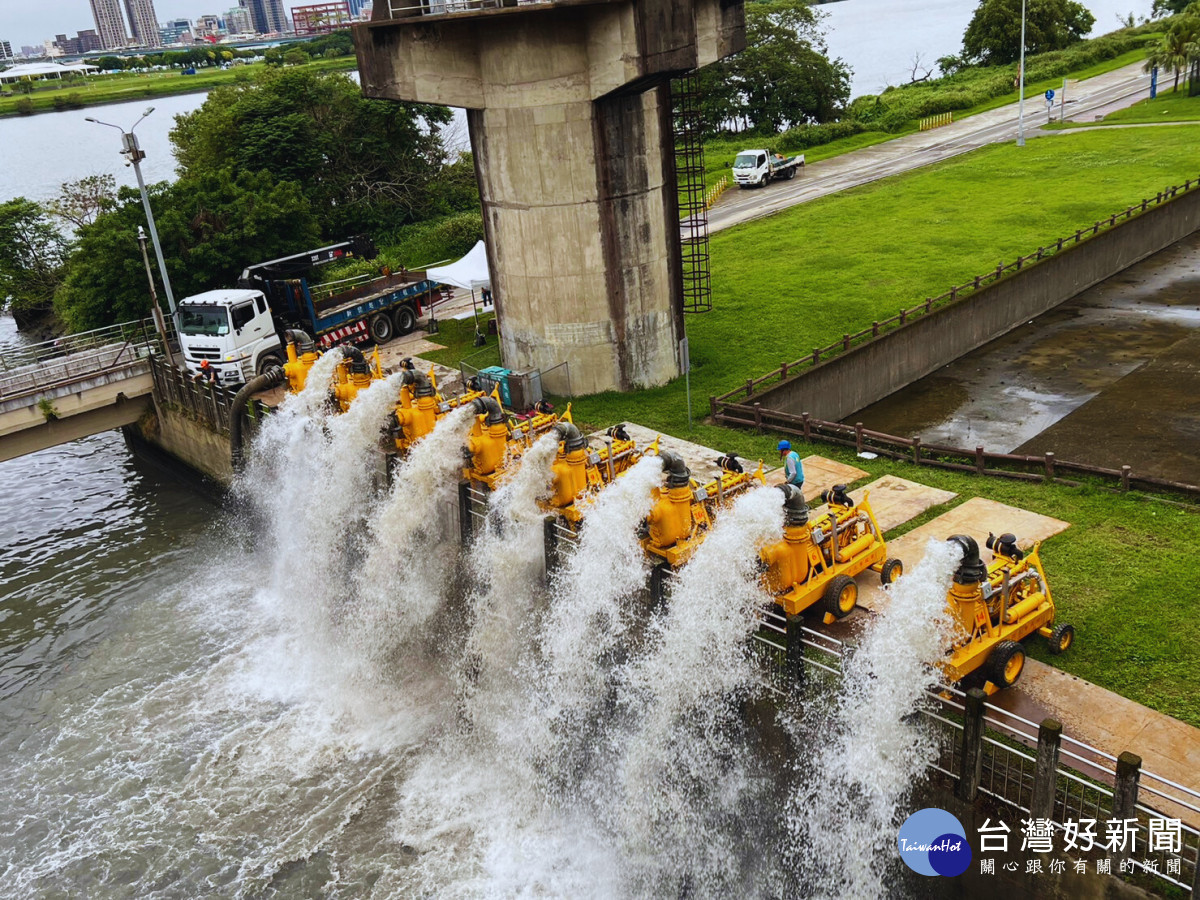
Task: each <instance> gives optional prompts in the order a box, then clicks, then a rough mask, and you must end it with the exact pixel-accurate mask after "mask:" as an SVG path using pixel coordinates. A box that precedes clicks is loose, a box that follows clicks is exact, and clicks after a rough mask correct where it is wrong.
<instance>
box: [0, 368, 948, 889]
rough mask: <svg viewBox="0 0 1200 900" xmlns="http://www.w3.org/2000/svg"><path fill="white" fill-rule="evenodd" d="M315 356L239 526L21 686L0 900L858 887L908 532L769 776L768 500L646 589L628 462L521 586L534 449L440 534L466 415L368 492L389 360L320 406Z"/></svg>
mask: <svg viewBox="0 0 1200 900" xmlns="http://www.w3.org/2000/svg"><path fill="white" fill-rule="evenodd" d="M332 358H333V355H332V354H328V355H327V356H326V357H323V358H322V360H321V361H319V362H318V364H317V367H314V369H313V371H312V373H311V374H310V378H309V384H308V387H307V388H306V390H305V391H304V392H303V393H302V394H301V395H299V396H298V397H295V398H289V399H288V401H287V402H285V403H284V405H283V406H282V407H281V409H280V410H279V411H278V412H277V413H276V414H275V415H274V416H272V417H270V418H269V419H268V421H267V422H266V423H264V426H263V428H262V429H261V433H260V434H259V436H258V438H257V440H256V441H255V444H254V446H253V448H252V450H253V453H252V457H251V463H250V466H249V467H248V469H247V472H246V474H245V476H244V477H243V479H242V483H241V485H240V486H239V497H240V498H241V499H242V501H243V502H244V503H247V504H250V505H252V506H253V507H254V509H255V511H256V515H255V516H251V517H247V518H246V519H245V522H244V525H243V527H244V528H245V529H246V531H245V532H244V534H245V540H242V541H238V542H232V545H231V542H229V541H227V540H214V541H213V542H212V544H210V545H207V546H206V548H205V552H204V554H202V555H198V557H197V558H196V559H195V560H194V561H193V562H192V564H191V566H190V567H189V568H188V569H187V571H186V572H185V573H184V575H183V582H184V584H185V585H186V587H185V586H183V585H173V584H168V585H164V587H163V588H162V589H161V591H160V593H159V595H158V596H157V597H156V598H155V600H154V601H152V602H142V603H141V604H140V605H138V606H137V608H136V609H135V610H134V611H133V612H132V613H131V615H130V618H129V622H128V626H127V628H126V629H125V630H124V631H123V632H121V633H119V634H118V635H116V636H115V637H113V638H112V639H110V640H108V641H107V642H106V643H105V644H104V645H103V646H102V647H100V648H98V649H97V651H96V652H95V653H93V654H92V656H91V658H90V659H88V660H87V662H86V665H84V666H82V667H81V668H80V670H79V671H78V672H73V673H65V674H64V675H63V676H62V678H61V680H60V681H59V682H58V685H57V690H56V692H55V693H53V694H50V695H48V696H47V697H46V698H45V699H44V700H43V705H44V707H45V708H46V709H47V710H49V712H48V713H47V716H48V721H49V722H50V723H52V727H49V728H47V729H45V730H43V731H42V732H41V733H39V735H38V736H37V738H36V740H31V741H30V742H29V747H28V748H27V749H26V750H25V755H24V757H23V758H22V762H21V765H20V768H19V775H20V777H19V779H17V780H13V779H11V778H8V777H7V776H6V775H2V774H0V790H2V796H3V799H4V800H5V801H6V807H7V809H8V810H9V811H10V815H9V821H10V822H11V823H12V824H9V825H0V835H3V836H4V837H5V840H6V842H8V843H11V844H12V845H13V846H17V847H20V848H21V850H20V853H19V854H18V855H16V856H15V857H14V861H12V862H10V863H9V865H8V867H7V869H6V871H5V877H6V890H10V891H12V892H13V893H14V894H18V895H37V894H54V893H74V894H79V895H94V896H115V895H125V894H131V893H132V894H137V895H138V896H146V897H157V896H180V895H202V894H220V895H224V894H229V895H238V896H257V895H265V894H272V895H280V896H315V895H320V896H329V897H359V896H366V895H371V896H376V897H401V898H407V897H414V896H437V897H450V898H454V897H462V898H477V897H526V896H529V897H533V896H564V897H579V898H589V897H595V898H619V897H641V896H650V895H654V896H689V897H728V896H739V897H768V896H781V895H784V894H788V893H793V894H801V895H805V894H812V895H825V896H873V895H877V894H879V893H880V892H881V888H880V884H881V881H880V879H881V870H880V869H879V867H878V863H877V860H875V859H874V857H873V853H874V851H875V850H876V849H878V848H879V847H881V846H883V843H887V842H890V841H892V840H894V835H895V827H894V826H895V825H896V824H897V822H896V819H897V818H898V816H899V812H900V810H901V808H902V807H901V804H902V803H903V799H904V797H905V794H906V791H907V790H908V787H909V784H911V782H912V781H913V780H914V779H916V778H917V777H919V775H920V773H921V771H922V769H923V766H924V761H925V759H926V758H927V757H926V756H925V755H924V754H925V753H926V752H927V751H928V746H927V744H926V743H925V742H924V739H923V737H922V735H921V734H920V732H919V731H918V730H917V729H915V728H914V727H911V726H909V725H906V724H904V720H903V719H902V717H903V714H904V712H906V711H907V710H909V709H911V708H912V706H913V704H914V703H915V702H916V698H917V697H918V696H919V695H920V692H921V690H923V688H924V686H925V684H926V682H927V679H928V670H927V668H926V664H927V663H928V662H929V661H931V660H933V659H936V658H937V655H938V649H939V645H938V641H937V638H936V636H935V635H934V632H935V631H936V629H935V628H931V627H930V622H931V621H933V620H935V619H936V618H937V617H938V615H939V614H940V612H941V609H942V605H943V604H944V596H945V581H946V580H947V579H948V573H949V571H950V570H951V569H952V568H953V565H954V559H953V558H951V557H952V553H950V551H947V550H945V549H944V548H942V549H939V546H940V545H939V546H935V547H932V548H931V550H930V553H929V556H928V557H927V562H926V563H924V564H922V566H921V567H918V569H917V570H916V571H915V572H913V573H911V574H910V575H907V576H905V577H904V578H903V579H902V580H901V581H900V582H899V583H898V584H897V585H896V586H895V588H894V591H893V593H894V596H893V599H892V608H891V610H889V612H888V613H887V614H885V616H884V617H883V618H882V619H881V621H880V624H879V625H878V626H877V627H874V628H872V629H870V630H868V632H867V634H866V636H865V638H864V641H863V644H862V647H861V649H860V650H859V652H858V653H857V654H856V655H855V656H854V657H853V659H852V661H851V662H850V663H848V670H847V671H848V674H847V679H846V682H845V683H844V685H840V686H837V687H835V689H834V694H835V698H836V699H835V701H834V702H832V703H831V704H829V705H828V706H827V707H821V706H820V704H818V703H815V702H812V699H811V697H808V698H806V703H808V704H809V705H810V706H811V707H812V709H811V711H810V713H808V714H807V715H801V714H797V716H796V724H795V729H796V730H795V732H794V733H793V734H792V735H791V742H792V746H797V747H799V746H803V747H804V748H805V749H804V752H803V754H801V755H800V756H798V757H797V758H796V759H794V760H793V761H792V763H793V764H794V765H795V767H796V770H797V771H792V770H791V769H790V766H789V765H787V764H784V762H782V761H781V759H780V756H779V754H778V752H777V749H772V747H773V746H776V745H777V744H778V739H777V737H772V736H771V733H772V732H774V731H777V729H773V727H772V726H771V725H770V724H769V723H768V724H765V725H764V724H763V723H762V722H761V721H759V719H760V718H761V716H759V714H758V713H757V712H755V710H757V709H759V707H761V706H763V705H764V703H763V700H762V694H761V691H760V690H759V688H758V683H757V678H758V668H757V662H756V661H755V660H754V658H753V657H752V656H751V654H750V652H749V650H748V641H749V638H750V636H751V634H752V633H753V631H754V629H755V628H756V610H757V609H758V607H759V606H760V605H761V604H762V603H764V602H765V601H766V600H767V598H766V597H764V595H763V594H762V591H761V588H760V585H759V580H758V571H757V567H756V557H757V549H758V548H759V547H760V546H762V545H763V544H765V543H768V542H769V541H770V540H771V539H772V538H774V537H775V536H777V535H778V533H779V528H780V524H781V521H782V509H781V506H782V504H781V500H782V496H781V494H780V493H779V492H778V491H776V490H767V489H759V490H754V491H751V492H748V493H747V494H746V495H744V496H742V497H740V498H739V499H738V500H737V502H736V503H735V504H734V505H733V507H732V508H730V509H727V510H724V511H723V513H722V514H721V516H720V517H719V518H718V519H717V522H716V525H715V527H714V528H713V530H712V531H711V532H710V533H709V535H708V536H707V538H706V540H705V541H704V542H703V544H702V545H700V546H699V548H698V549H697V551H696V552H695V554H694V556H693V558H692V559H691V560H690V562H688V563H687V565H686V566H684V567H683V568H682V569H681V570H680V571H679V573H678V577H677V579H675V580H674V583H673V585H672V588H671V590H670V593H669V597H668V599H667V601H666V602H665V604H664V605H663V606H662V608H660V609H657V610H655V609H652V608H651V606H650V602H649V598H648V596H647V593H648V592H647V591H646V589H645V586H646V582H647V579H648V576H649V570H650V560H649V559H648V558H647V556H646V554H645V552H644V551H643V550H642V548H641V545H640V543H639V541H638V526H639V524H640V523H641V522H642V521H643V520H644V518H645V516H646V514H647V512H648V511H649V508H650V504H651V488H652V487H653V486H655V485H658V484H661V483H662V478H663V473H662V466H661V460H659V459H656V458H654V457H650V458H647V459H644V460H642V461H641V462H639V463H638V464H637V465H635V466H634V467H632V468H631V470H630V471H629V472H627V473H626V474H625V475H624V476H623V477H622V478H620V479H618V480H617V481H616V482H615V483H614V484H613V485H611V486H609V487H608V488H607V489H606V490H605V491H603V492H602V493H601V494H600V495H599V497H598V498H597V500H596V502H595V503H594V504H591V505H590V506H589V507H588V508H587V511H586V514H585V519H584V524H583V527H582V530H581V533H580V536H579V541H578V545H577V546H576V547H574V549H571V548H569V547H567V548H565V549H564V554H565V559H564V561H563V563H562V567H561V569H560V570H559V571H557V572H556V573H552V576H551V578H550V582H549V585H547V582H546V577H545V573H544V571H543V568H542V543H543V527H542V517H543V514H542V512H541V511H540V510H539V508H538V505H537V504H538V500H539V498H541V497H543V496H544V495H545V494H546V492H547V489H548V487H549V477H550V463H551V460H552V458H553V455H554V452H555V448H556V440H555V438H553V437H546V438H542V439H541V440H539V441H538V442H536V443H535V444H534V446H533V447H531V448H530V449H529V450H528V451H527V452H526V453H525V454H524V456H523V458H522V459H521V461H520V464H519V466H518V467H516V468H515V469H514V471H513V472H512V474H511V477H510V478H509V480H508V481H506V482H505V483H504V484H502V485H501V487H500V488H499V489H498V490H497V491H496V492H495V494H494V495H493V496H492V497H491V498H490V500H491V503H490V510H489V513H488V517H487V521H486V522H485V523H483V525H482V527H480V528H479V529H478V530H477V535H476V539H475V540H474V542H473V543H472V545H471V546H470V548H469V549H468V550H466V551H465V552H464V551H462V550H461V549H460V548H459V546H458V542H459V536H458V528H457V522H456V520H455V516H454V509H455V505H456V500H457V497H456V489H457V488H456V486H457V483H458V480H459V478H460V475H461V473H460V469H461V465H462V456H461V447H462V444H463V440H464V436H465V433H466V430H467V426H468V424H469V423H470V419H471V415H472V412H471V410H470V409H469V408H468V409H465V410H459V411H457V412H455V413H452V414H450V415H448V416H446V417H445V418H443V419H442V420H441V421H440V422H439V424H438V426H437V428H436V429H435V431H434V432H433V433H432V434H431V435H429V436H428V437H427V438H425V439H424V440H423V441H421V442H419V443H418V444H417V445H415V446H414V448H413V449H412V452H411V453H410V454H409V455H408V457H407V458H406V459H405V460H404V462H403V463H402V464H401V465H400V466H399V467H398V468H397V470H396V471H395V473H394V474H393V485H392V488H391V489H390V490H389V491H387V492H385V493H381V492H380V491H379V490H377V489H376V486H375V480H374V475H373V472H374V471H375V468H376V461H377V460H376V448H377V445H378V440H379V436H380V428H381V427H382V426H383V425H384V423H385V421H386V415H387V411H388V409H389V407H390V405H391V404H392V403H393V402H394V397H395V391H396V388H397V383H396V381H395V380H394V379H387V380H384V381H380V382H378V383H376V384H373V385H372V386H371V387H370V388H369V389H367V390H366V391H364V392H362V393H361V394H360V395H359V397H358V399H357V400H356V401H355V402H354V403H353V404H352V405H351V407H350V410H349V412H347V413H345V414H343V415H341V416H331V415H329V414H328V410H327V408H326V407H325V397H326V395H327V393H328V385H329V379H330V377H331V375H332V363H327V362H326V361H327V360H329V359H332ZM234 527H235V523H224V524H223V526H222V528H223V529H225V530H226V531H228V530H230V529H233V528H234ZM223 534H224V532H223V533H222V536H223ZM948 553H949V554H950V555H947V554H948ZM172 574H175V573H172ZM768 718H769V717H768ZM772 742H774V744H773V743H772ZM800 772H802V773H803V774H802V776H801V775H800V774H799V773H800ZM817 787H820V790H817ZM851 808H853V810H854V811H853V813H851V812H850V809H851ZM795 846H802V847H803V853H800V854H789V852H788V851H789V849H790V848H792V847H795Z"/></svg>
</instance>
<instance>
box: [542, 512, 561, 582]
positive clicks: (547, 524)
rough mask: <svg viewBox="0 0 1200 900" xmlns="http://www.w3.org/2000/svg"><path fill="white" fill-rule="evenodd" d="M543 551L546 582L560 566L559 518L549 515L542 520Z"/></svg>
mask: <svg viewBox="0 0 1200 900" xmlns="http://www.w3.org/2000/svg"><path fill="white" fill-rule="evenodd" d="M542 549H543V555H544V557H545V560H546V581H547V582H549V581H550V572H551V571H552V570H553V569H554V567H555V566H556V565H558V516H555V515H549V516H546V518H544V519H542Z"/></svg>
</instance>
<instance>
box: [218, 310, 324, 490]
mask: <svg viewBox="0 0 1200 900" xmlns="http://www.w3.org/2000/svg"><path fill="white" fill-rule="evenodd" d="M288 333H289V334H291V332H288ZM301 334H303V332H301ZM305 336H306V337H307V335H305ZM286 377H287V376H285V375H284V374H283V367H282V366H271V368H269V369H267V371H265V372H263V373H262V374H261V375H256V376H255V377H254V378H251V379H250V380H249V381H247V382H246V383H245V384H244V385H242V389H241V390H240V391H238V392H237V394H235V395H234V398H233V403H232V404H231V405H230V407H229V457H230V462H231V463H232V464H233V471H234V472H240V471H242V469H243V468H244V467H245V459H244V457H243V454H242V443H243V440H244V431H243V428H244V425H243V423H244V421H245V417H246V406H247V405H248V404H249V403H250V398H251V397H253V396H254V395H255V394H257V393H258V392H259V391H267V390H270V389H271V388H273V387H278V386H279V385H281V384H283V382H284V381H285V380H286Z"/></svg>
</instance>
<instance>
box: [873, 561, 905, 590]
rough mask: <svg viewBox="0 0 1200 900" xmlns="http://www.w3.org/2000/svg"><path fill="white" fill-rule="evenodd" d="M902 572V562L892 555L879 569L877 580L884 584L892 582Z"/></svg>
mask: <svg viewBox="0 0 1200 900" xmlns="http://www.w3.org/2000/svg"><path fill="white" fill-rule="evenodd" d="M903 574H904V563H902V562H900V560H898V559H896V558H895V557H892V558H891V559H889V560H886V561H885V562H884V564H883V568H882V569H880V570H879V580H880V581H882V582H883V583H884V584H892V583H893V582H895V580H896V579H897V578H899V577H900V576H901V575H903Z"/></svg>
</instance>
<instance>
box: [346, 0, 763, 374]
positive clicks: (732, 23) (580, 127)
mask: <svg viewBox="0 0 1200 900" xmlns="http://www.w3.org/2000/svg"><path fill="white" fill-rule="evenodd" d="M375 10H376V12H375V18H374V19H373V21H372V22H371V23H370V24H368V25H361V26H358V27H357V28H356V29H355V40H356V42H357V44H358V56H359V69H360V71H361V73H362V84H363V93H364V94H366V95H367V96H369V97H379V98H385V99H392V100H413V101H419V102H426V103H441V104H447V105H450V106H462V107H466V108H467V109H468V110H469V113H468V122H469V124H470V129H471V146H472V149H473V151H474V155H475V166H476V173H477V175H478V178H479V188H480V196H481V199H482V201H483V214H484V231H485V234H486V237H487V246H488V262H489V265H490V267H491V272H492V282H493V293H494V296H495V298H496V303H497V305H496V309H497V313H498V315H499V317H500V335H501V350H502V354H503V358H504V362H505V364H506V365H507V366H509V367H511V368H516V369H523V368H529V367H537V368H540V369H542V370H543V371H546V370H548V369H551V368H553V367H554V366H556V365H558V364H559V363H562V362H568V363H569V367H570V373H569V374H570V388H571V389H572V390H573V391H574V392H575V393H593V392H596V391H602V390H612V389H616V390H626V389H629V388H631V387H634V386H636V385H656V384H662V383H664V382H666V381H668V380H669V379H671V378H673V377H675V376H676V375H678V374H679V372H680V367H679V366H680V361H679V358H678V343H679V339H680V338H681V337H682V335H683V301H682V284H683V282H682V272H681V268H680V248H679V213H678V204H677V197H676V183H675V170H674V155H673V142H672V129H671V111H670V99H669V84H668V83H669V79H670V78H671V77H672V76H674V75H678V74H680V73H683V72H686V71H689V70H691V69H693V68H695V67H697V66H699V65H704V64H705V63H708V62H712V61H714V60H717V59H720V58H722V57H724V56H727V55H729V54H730V53H733V52H736V51H737V50H739V49H741V47H742V46H743V45H744V38H745V36H744V13H743V8H742V3H741V0H732V2H730V0H608V2H596V3H583V4H572V5H570V6H567V5H561V6H560V5H558V4H556V3H553V2H548V3H538V4H527V5H521V6H511V7H503V8H496V9H483V10H476V11H475V12H472V13H454V14H441V15H424V16H422V15H420V14H415V15H407V16H405V17H397V18H388V16H389V15H392V13H390V12H389V6H388V4H387V2H386V0H379V2H377V4H376V7H375ZM403 12H404V11H402V12H400V13H396V15H397V16H399V15H402V14H403ZM556 374H557V376H558V377H557V378H556V377H555V376H554V375H551V376H550V377H549V378H548V379H547V387H548V388H549V389H551V390H563V389H565V388H566V386H567V385H566V379H565V373H563V372H559V373H556Z"/></svg>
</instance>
